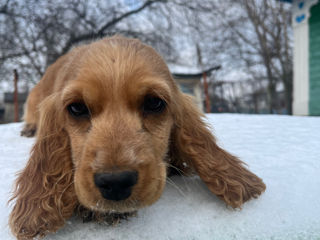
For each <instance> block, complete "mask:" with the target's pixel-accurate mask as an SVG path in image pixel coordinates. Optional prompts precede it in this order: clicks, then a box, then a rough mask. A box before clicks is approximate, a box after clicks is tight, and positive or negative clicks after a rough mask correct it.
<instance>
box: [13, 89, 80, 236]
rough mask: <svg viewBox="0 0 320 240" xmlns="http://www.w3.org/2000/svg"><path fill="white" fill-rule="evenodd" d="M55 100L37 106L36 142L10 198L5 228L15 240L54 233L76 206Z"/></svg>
mask: <svg viewBox="0 0 320 240" xmlns="http://www.w3.org/2000/svg"><path fill="white" fill-rule="evenodd" d="M56 99H57V98H56V97H55V96H54V95H51V96H49V97H47V98H46V99H45V100H44V101H43V102H42V103H41V106H40V110H39V111H40V122H39V127H38V133H37V139H36V143H35V145H34V147H33V149H32V152H31V157H30V159H29V161H28V163H27V165H26V167H25V168H24V169H23V170H22V172H20V173H19V175H18V178H17V180H16V184H15V188H14V192H13V196H12V198H11V199H10V201H13V202H15V205H14V207H13V210H12V212H11V214H10V219H9V225H10V228H11V231H12V233H13V234H14V235H15V236H16V237H17V238H18V239H29V238H33V237H36V236H40V237H42V236H44V235H46V234H47V233H48V232H53V231H56V230H57V229H59V228H60V227H61V226H63V225H64V222H65V219H67V218H69V217H70V216H71V215H72V213H73V211H74V208H75V207H76V205H77V204H78V201H77V197H76V194H75V191H74V185H73V165H72V160H71V151H70V143H69V138H68V135H67V133H66V132H65V130H64V129H63V128H62V127H61V126H60V125H59V122H61V121H60V120H61V119H59V118H60V117H59V113H60V112H58V111H57V109H56V107H55V104H56Z"/></svg>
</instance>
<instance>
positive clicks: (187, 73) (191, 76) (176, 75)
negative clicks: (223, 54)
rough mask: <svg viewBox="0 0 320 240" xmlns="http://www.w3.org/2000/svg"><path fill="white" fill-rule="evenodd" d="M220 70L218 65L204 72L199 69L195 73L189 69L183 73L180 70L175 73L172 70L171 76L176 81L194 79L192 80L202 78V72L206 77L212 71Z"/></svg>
mask: <svg viewBox="0 0 320 240" xmlns="http://www.w3.org/2000/svg"><path fill="white" fill-rule="evenodd" d="M220 68H221V66H220V65H218V66H214V67H211V68H209V69H207V70H204V71H201V70H199V69H197V70H196V71H190V69H188V70H186V71H185V72H183V71H181V69H180V71H177V72H176V71H174V70H173V71H172V70H171V74H172V76H173V77H174V78H177V79H181V78H183V79H194V78H201V77H202V76H203V73H204V72H205V73H206V74H207V76H210V75H211V73H212V72H213V71H217V70H219V69H220Z"/></svg>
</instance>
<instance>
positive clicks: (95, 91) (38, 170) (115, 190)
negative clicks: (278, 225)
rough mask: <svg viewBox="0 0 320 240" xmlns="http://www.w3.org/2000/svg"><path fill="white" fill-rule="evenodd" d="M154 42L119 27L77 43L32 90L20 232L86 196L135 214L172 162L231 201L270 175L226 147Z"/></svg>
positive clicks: (51, 220)
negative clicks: (254, 168) (251, 167)
mask: <svg viewBox="0 0 320 240" xmlns="http://www.w3.org/2000/svg"><path fill="white" fill-rule="evenodd" d="M202 117H203V115H202V114H201V113H200V112H199V111H198V110H197V108H196V107H195V105H194V104H193V103H192V101H191V99H190V98H189V97H188V96H186V95H185V94H183V93H182V92H181V91H180V90H179V89H178V87H177V85H176V84H175V82H174V80H173V79H172V76H171V75H170V72H169V70H168V67H167V65H166V64H165V62H164V61H163V59H162V58H161V57H160V56H159V55H158V54H157V53H156V52H155V50H153V49H152V48H151V47H149V46H147V45H145V44H143V43H141V42H140V41H138V40H133V39H127V38H123V37H120V36H115V37H111V38H104V39H102V40H100V41H97V42H94V43H91V44H89V45H84V46H80V47H76V48H74V49H73V50H71V51H70V52H69V53H67V54H66V55H64V56H62V57H60V58H59V59H58V60H57V61H56V62H55V63H54V64H53V65H51V66H50V67H49V68H48V69H47V71H46V73H45V75H44V76H43V78H42V79H41V81H40V82H39V83H38V84H37V85H36V86H35V88H34V89H33V90H32V92H31V93H30V95H29V97H28V100H27V106H26V113H25V116H24V120H25V122H26V124H25V128H24V129H23V131H22V134H23V135H27V136H32V135H33V134H35V133H36V143H35V145H34V147H33V149H32V152H31V157H30V159H29V161H28V163H27V165H26V167H25V168H24V169H23V170H22V171H21V173H20V174H19V176H18V178H17V180H16V185H15V190H14V194H13V197H12V199H11V200H13V201H14V202H15V204H14V207H13V210H12V212H11V214H10V220H9V224H10V227H11V230H12V232H13V234H14V235H15V236H16V237H17V238H18V239H28V238H33V237H35V236H40V237H41V236H45V235H46V234H47V233H49V232H53V231H56V230H57V229H59V228H61V227H62V226H63V225H64V223H65V221H66V219H68V218H69V217H70V216H71V215H72V213H73V212H74V210H75V208H76V207H77V206H79V205H81V206H83V207H85V208H86V209H89V210H91V211H95V212H102V213H106V212H118V213H127V212H132V211H135V210H137V209H139V208H142V207H145V206H148V205H150V204H152V203H154V202H155V201H156V200H157V199H158V198H159V197H160V195H161V193H162V191H163V189H164V186H165V183H166V176H167V168H168V166H174V167H175V168H177V169H180V170H181V172H183V173H190V172H193V171H195V172H196V173H197V174H198V175H199V176H200V177H201V179H202V180H203V181H204V182H205V183H206V184H207V186H208V188H209V189H210V190H211V191H212V192H213V193H214V194H216V195H217V196H218V197H219V198H221V199H222V200H223V201H225V202H226V203H227V204H228V205H230V206H232V207H233V208H238V207H240V206H241V205H242V204H243V203H244V202H245V201H247V200H249V199H251V198H256V197H258V195H260V194H261V193H262V192H263V191H264V190H265V184H264V183H263V182H262V180H261V179H260V178H259V177H257V176H256V175H255V174H253V173H251V172H250V171H249V170H248V169H246V168H245V166H244V164H243V163H242V162H241V161H240V160H239V159H238V158H236V157H235V156H232V155H231V154H229V153H227V152H226V151H224V150H223V149H221V148H220V147H219V146H218V145H217V144H216V140H215V138H214V136H213V135H212V133H211V132H210V130H209V129H208V128H207V126H206V124H205V123H204V122H203V120H202Z"/></svg>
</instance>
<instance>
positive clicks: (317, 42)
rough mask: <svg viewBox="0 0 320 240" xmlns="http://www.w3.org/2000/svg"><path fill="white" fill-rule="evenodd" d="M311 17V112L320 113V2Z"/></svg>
mask: <svg viewBox="0 0 320 240" xmlns="http://www.w3.org/2000/svg"><path fill="white" fill-rule="evenodd" d="M310 13H311V17H310V18H309V78H310V79H309V88H310V89H309V90H310V92H309V114H310V115H320V2H318V3H317V5H315V6H313V7H312V8H311V10H310Z"/></svg>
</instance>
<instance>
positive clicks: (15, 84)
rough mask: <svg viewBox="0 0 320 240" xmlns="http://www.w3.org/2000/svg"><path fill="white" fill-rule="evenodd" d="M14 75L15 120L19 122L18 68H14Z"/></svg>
mask: <svg viewBox="0 0 320 240" xmlns="http://www.w3.org/2000/svg"><path fill="white" fill-rule="evenodd" d="M13 75H14V96H13V102H14V121H15V122H19V102H18V79H19V75H18V72H17V69H14V70H13Z"/></svg>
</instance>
